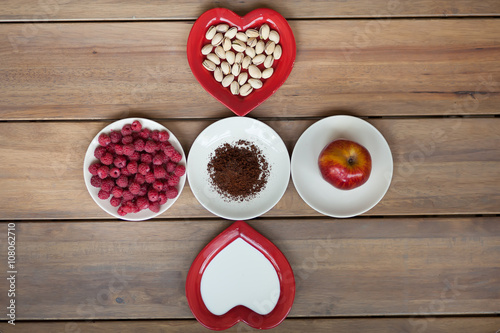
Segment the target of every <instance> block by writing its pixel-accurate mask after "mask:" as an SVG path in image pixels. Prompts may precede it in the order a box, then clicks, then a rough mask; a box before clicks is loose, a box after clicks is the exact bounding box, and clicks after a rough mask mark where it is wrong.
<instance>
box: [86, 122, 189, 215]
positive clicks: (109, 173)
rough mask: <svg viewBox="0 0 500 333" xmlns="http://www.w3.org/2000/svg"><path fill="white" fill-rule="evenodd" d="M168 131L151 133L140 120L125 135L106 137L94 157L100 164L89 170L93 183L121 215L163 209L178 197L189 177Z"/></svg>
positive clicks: (156, 211) (100, 194)
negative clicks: (181, 181) (179, 187)
mask: <svg viewBox="0 0 500 333" xmlns="http://www.w3.org/2000/svg"><path fill="white" fill-rule="evenodd" d="M169 137H170V136H169V134H168V132H167V131H157V130H154V131H150V130H149V129H147V128H142V124H141V123H140V122H139V121H138V120H136V121H134V122H133V123H132V124H126V125H124V126H123V127H122V129H121V131H111V133H109V134H106V133H102V134H101V135H100V136H99V146H98V147H97V148H96V149H95V151H94V156H95V157H96V158H97V159H98V160H99V162H96V163H93V164H91V165H90V167H89V172H90V173H91V174H92V178H91V179H90V183H91V184H92V186H95V187H98V188H100V190H99V194H98V196H99V198H100V199H102V200H108V199H109V198H110V197H111V199H110V203H111V205H112V206H113V207H118V214H119V215H120V216H125V215H127V214H128V213H137V212H139V211H141V210H143V209H149V210H151V211H152V212H155V213H158V212H159V211H160V206H161V205H163V204H165V203H166V202H167V200H169V199H174V198H175V197H177V195H178V193H179V192H178V190H177V188H176V186H177V185H178V184H179V179H180V177H182V176H183V175H184V174H185V173H186V167H185V166H184V165H180V164H179V162H180V160H181V159H182V155H181V153H179V152H178V151H177V150H175V148H174V147H173V146H172V145H171V144H170V142H169V141H168V139H169Z"/></svg>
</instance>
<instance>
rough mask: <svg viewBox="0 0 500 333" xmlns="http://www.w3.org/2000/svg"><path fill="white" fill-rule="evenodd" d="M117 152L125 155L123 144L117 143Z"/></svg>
mask: <svg viewBox="0 0 500 333" xmlns="http://www.w3.org/2000/svg"><path fill="white" fill-rule="evenodd" d="M115 154H116V155H123V146H122V145H121V144H118V143H117V144H115Z"/></svg>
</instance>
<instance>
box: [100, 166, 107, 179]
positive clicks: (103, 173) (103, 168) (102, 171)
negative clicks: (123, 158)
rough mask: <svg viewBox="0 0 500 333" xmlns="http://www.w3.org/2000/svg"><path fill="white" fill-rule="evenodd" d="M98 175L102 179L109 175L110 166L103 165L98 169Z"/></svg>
mask: <svg viewBox="0 0 500 333" xmlns="http://www.w3.org/2000/svg"><path fill="white" fill-rule="evenodd" d="M97 175H98V176H99V178H101V179H104V178H106V177H107V176H108V175H109V168H108V167H107V166H105V165H103V166H101V167H100V168H99V169H97Z"/></svg>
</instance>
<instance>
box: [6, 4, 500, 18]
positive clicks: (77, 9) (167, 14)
mask: <svg viewBox="0 0 500 333" xmlns="http://www.w3.org/2000/svg"><path fill="white" fill-rule="evenodd" d="M215 7H224V8H228V9H231V10H233V11H235V12H236V13H238V14H239V15H245V14H246V13H248V12H249V11H251V10H253V9H256V8H261V7H270V8H272V9H274V10H277V11H278V12H279V13H281V15H283V16H285V17H286V18H294V19H297V18H299V19H300V18H339V17H370V18H373V17H380V16H382V17H421V16H437V17H449V16H484V15H487V16H493V15H495V16H496V15H499V13H500V4H499V3H498V1H495V0H485V1H467V0H458V1H452V0H437V1H431V0H415V1H400V0H387V1H370V0H353V1H328V0H319V1H285V0H274V1H272V2H268V3H265V2H262V1H251V0H244V1H227V0H222V1H204V2H203V1H197V0H188V1H172V0H165V1H160V0H153V1H140V0H127V1H118V0H106V1H105V0H97V1H89V0H86V1H71V0H55V1H35V0H19V1H14V0H8V1H3V3H2V12H1V13H0V20H1V21H37V20H38V21H40V20H44V21H57V20H152V19H153V20H179V19H195V18H197V17H198V16H199V15H201V14H202V13H203V12H204V11H206V10H208V9H210V8H215Z"/></svg>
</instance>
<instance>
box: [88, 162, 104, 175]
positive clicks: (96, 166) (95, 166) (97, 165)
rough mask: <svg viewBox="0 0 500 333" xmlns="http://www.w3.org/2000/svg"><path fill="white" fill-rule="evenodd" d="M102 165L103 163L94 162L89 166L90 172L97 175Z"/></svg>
mask: <svg viewBox="0 0 500 333" xmlns="http://www.w3.org/2000/svg"><path fill="white" fill-rule="evenodd" d="M100 167H101V163H94V164H91V165H90V166H89V172H90V174H91V175H93V176H95V175H97V169H99V168H100Z"/></svg>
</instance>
